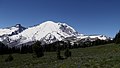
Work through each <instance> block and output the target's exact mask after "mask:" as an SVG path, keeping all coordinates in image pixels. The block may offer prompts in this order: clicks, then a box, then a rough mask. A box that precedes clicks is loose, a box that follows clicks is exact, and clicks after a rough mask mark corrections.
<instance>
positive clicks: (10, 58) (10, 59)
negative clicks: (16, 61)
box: [5, 54, 13, 62]
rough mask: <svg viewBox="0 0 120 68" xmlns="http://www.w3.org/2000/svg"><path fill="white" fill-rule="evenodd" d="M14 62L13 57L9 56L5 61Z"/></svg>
mask: <svg viewBox="0 0 120 68" xmlns="http://www.w3.org/2000/svg"><path fill="white" fill-rule="evenodd" d="M12 60H13V56H12V55H11V54H9V55H8V57H7V58H6V59H5V62H10V61H12Z"/></svg>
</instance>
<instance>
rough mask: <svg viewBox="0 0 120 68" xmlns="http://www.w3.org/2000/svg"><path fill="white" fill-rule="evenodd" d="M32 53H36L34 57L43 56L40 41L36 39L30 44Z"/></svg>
mask: <svg viewBox="0 0 120 68" xmlns="http://www.w3.org/2000/svg"><path fill="white" fill-rule="evenodd" d="M32 49H33V53H34V54H35V55H36V57H42V56H44V52H43V47H42V46H41V42H39V41H37V42H36V43H35V44H33V46H32Z"/></svg>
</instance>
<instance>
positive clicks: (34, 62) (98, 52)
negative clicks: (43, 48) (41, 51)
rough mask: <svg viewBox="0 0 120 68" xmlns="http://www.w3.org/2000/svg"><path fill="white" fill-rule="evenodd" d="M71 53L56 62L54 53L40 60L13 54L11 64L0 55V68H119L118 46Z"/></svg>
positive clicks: (48, 53) (30, 56)
mask: <svg viewBox="0 0 120 68" xmlns="http://www.w3.org/2000/svg"><path fill="white" fill-rule="evenodd" d="M71 51H72V56H71V57H70V58H68V59H64V60H57V58H56V52H45V56H44V57H41V58H33V57H32V54H13V57H14V60H13V61H11V62H5V61H4V60H5V58H6V57H7V56H8V55H0V68H120V45H116V44H107V45H100V46H93V47H88V48H78V49H71ZM63 52H64V51H62V54H61V55H62V56H63Z"/></svg>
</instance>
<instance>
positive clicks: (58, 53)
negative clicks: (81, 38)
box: [57, 50, 61, 59]
mask: <svg viewBox="0 0 120 68" xmlns="http://www.w3.org/2000/svg"><path fill="white" fill-rule="evenodd" d="M57 59H61V55H60V50H57Z"/></svg>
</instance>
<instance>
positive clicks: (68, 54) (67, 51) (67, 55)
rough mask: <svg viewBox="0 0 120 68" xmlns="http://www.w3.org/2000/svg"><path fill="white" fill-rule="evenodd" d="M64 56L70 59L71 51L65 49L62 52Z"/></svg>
mask: <svg viewBox="0 0 120 68" xmlns="http://www.w3.org/2000/svg"><path fill="white" fill-rule="evenodd" d="M64 55H65V57H66V58H68V57H70V56H71V51H69V48H67V49H66V50H65V52H64Z"/></svg>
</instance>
